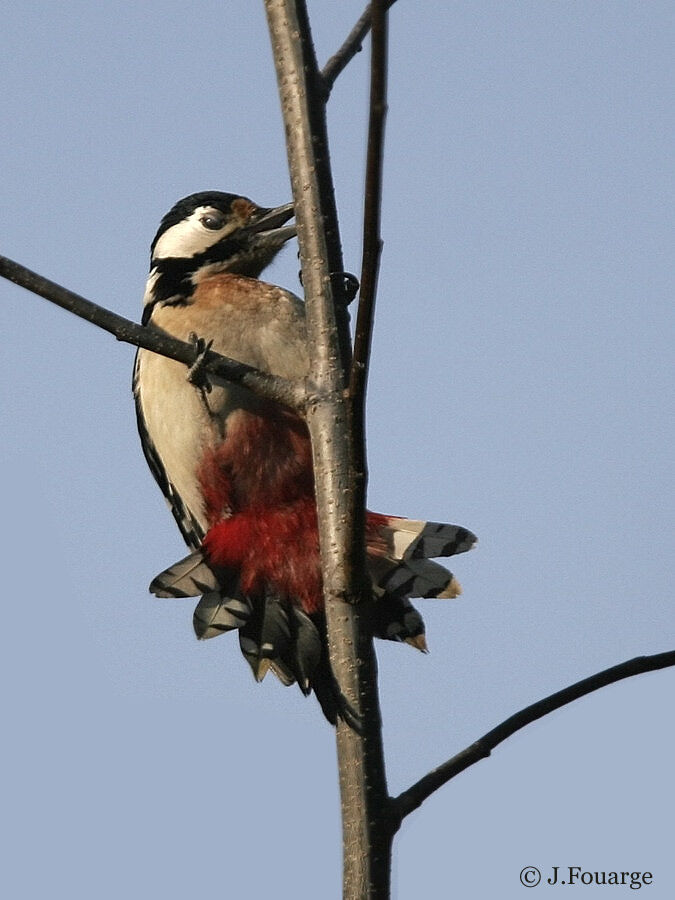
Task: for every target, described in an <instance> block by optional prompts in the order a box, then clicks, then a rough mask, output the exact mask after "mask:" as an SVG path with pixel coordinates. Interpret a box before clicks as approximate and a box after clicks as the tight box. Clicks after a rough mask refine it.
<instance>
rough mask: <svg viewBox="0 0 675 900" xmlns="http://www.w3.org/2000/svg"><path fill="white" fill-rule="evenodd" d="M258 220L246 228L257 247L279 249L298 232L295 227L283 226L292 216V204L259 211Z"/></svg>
mask: <svg viewBox="0 0 675 900" xmlns="http://www.w3.org/2000/svg"><path fill="white" fill-rule="evenodd" d="M258 212H259V214H260V218H258V219H256V221H255V222H253V223H252V224H251V225H249V226H248V229H247V230H248V231H249V233H251V234H254V235H255V239H254V240H255V243H256V245H257V246H258V247H261V248H262V247H270V248H271V247H277V248H279V247H281V246H282V245H283V244H285V243H286V241H288V240H290V239H291V238H294V237H295V236H296V235H297V233H298V231H297V228H296V226H295V225H284V223H285V222H288V220H289V219H291V218H292V217H293V215H294V210H293V204H292V203H286V204H285V205H284V206H277V207H275V208H274V209H260V210H259V211H258Z"/></svg>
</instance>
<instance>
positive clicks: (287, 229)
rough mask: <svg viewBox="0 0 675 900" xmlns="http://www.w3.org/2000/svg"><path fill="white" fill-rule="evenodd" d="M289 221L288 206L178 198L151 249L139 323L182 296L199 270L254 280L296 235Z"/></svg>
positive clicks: (217, 195) (216, 194)
mask: <svg viewBox="0 0 675 900" xmlns="http://www.w3.org/2000/svg"><path fill="white" fill-rule="evenodd" d="M292 217H293V204H292V203H287V204H285V205H284V206H277V207H275V208H267V207H262V206H258V205H257V204H255V203H254V202H253V201H252V200H249V199H248V198H247V197H240V196H238V195H237V194H225V193H223V192H221V191H203V192H201V193H199V194H191V195H190V196H189V197H184V198H183V199H182V200H179V201H178V203H176V204H175V206H173V207H172V208H171V209H170V210H169V212H168V213H167V214H166V215H165V216H164V218H163V219H162V221H161V223H160V226H159V229H158V231H157V234H156V235H155V239H154V240H153V242H152V245H151V248H150V253H151V268H150V276H149V278H148V285H147V288H146V294H145V300H144V302H145V306H146V315H145V316H144V320H147V318H149V315H150V312H151V309H152V307H153V306H154V305H155V304H156V303H158V302H175V298H180V297H183V298H187V297H188V296H189V295H190V293H191V292H192V290H193V289H194V285H195V284H196V282H197V281H198V280H199V277H200V276H201V275H203V273H204V271H208V272H209V273H216V272H232V273H233V274H237V275H246V276H249V277H251V278H257V277H258V276H259V275H260V273H261V272H262V271H263V269H264V268H265V267H266V266H268V265H269V263H271V262H272V260H273V259H274V257H275V256H276V255H277V253H278V252H279V251H280V250H281V248H282V247H283V245H284V244H285V243H286V241H288V240H289V239H290V238H292V237H295V235H296V234H297V232H296V227H295V225H286V222H288V220H289V219H290V218H292Z"/></svg>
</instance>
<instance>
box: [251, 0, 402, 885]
mask: <svg viewBox="0 0 675 900" xmlns="http://www.w3.org/2000/svg"><path fill="white" fill-rule="evenodd" d="M265 5H266V9H267V18H268V24H269V28H270V35H271V38H272V47H273V50H274V59H275V64H276V67H277V81H278V84H279V92H280V96H281V106H282V112H283V115H284V123H285V126H286V146H287V151H288V158H289V168H290V173H291V183H292V187H293V199H294V203H295V214H296V222H297V227H298V240H299V243H300V256H301V262H302V273H303V275H302V281H303V286H304V289H305V299H306V305H307V329H308V342H309V348H310V372H311V375H310V377H311V378H312V379H313V381H314V384H313V385H312V387H313V388H314V389H315V390H314V393H313V395H312V396H311V397H310V398H309V399H308V403H307V424H308V426H309V430H310V435H311V438H312V451H313V456H314V477H315V485H316V500H317V509H318V513H319V537H320V544H321V567H322V575H323V584H324V595H325V599H326V620H327V627H328V644H329V651H330V662H331V667H332V669H333V673H334V675H335V678H336V681H337V684H338V685H339V688H340V691H341V693H342V695H343V696H344V698H345V702H346V703H347V704H348V705H349V708H350V712H351V713H352V715H351V716H350V717H349V718H351V719H353V720H355V721H358V723H359V728H358V732H357V730H356V729H354V728H353V727H351V725H350V724H348V721H346V720H345V718H342V719H340V720H339V721H338V727H337V744H338V760H339V770H340V793H341V800H342V822H343V860H344V897H345V898H348V900H351V898H356V897H359V898H360V897H364V896H378V897H380V896H382V897H384V896H388V885H389V868H390V855H391V835H392V834H393V832H392V830H391V828H390V827H384V826H383V819H384V817H385V816H386V815H387V814H388V812H389V804H388V796H387V786H386V779H385V769H384V753H383V748H382V734H381V721H380V711H379V701H378V695H377V666H376V662H375V654H374V650H373V642H372V638H371V637H370V636H369V633H368V629H367V628H365V627H364V626H363V624H362V612H361V609H360V605H359V604H358V603H355V602H354V601H357V600H359V599H361V596H362V594H363V593H364V589H365V586H366V585H367V580H366V576H365V571H364V569H363V560H364V555H365V554H364V550H363V545H362V544H361V547H360V548H358V552H355V551H356V545H355V541H354V540H353V534H354V498H355V491H354V476H353V469H352V466H351V459H352V455H351V437H350V430H349V428H348V408H347V398H346V391H345V388H346V385H347V379H348V367H349V363H350V358H351V353H350V350H351V348H350V346H349V343H350V342H349V330H348V324H347V317H346V314H345V311H344V308H343V307H342V306H341V304H340V303H336V301H335V299H334V297H333V291H334V289H335V288H336V286H337V284H338V281H337V278H338V277H340V276H341V273H342V254H341V250H340V240H339V233H338V226H337V214H336V209H335V202H334V196H333V183H332V176H331V171H330V161H329V155H328V142H327V136H326V122H325V105H324V101H323V94H322V84H321V79H320V76H319V73H318V70H317V67H316V59H315V56H314V48H313V46H312V41H311V33H310V28H309V22H308V19H307V10H306V7H305V3H304V0H265ZM340 281H341V282H342V279H341V278H340ZM345 601H347V602H345Z"/></svg>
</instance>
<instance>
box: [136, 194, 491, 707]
mask: <svg viewBox="0 0 675 900" xmlns="http://www.w3.org/2000/svg"><path fill="white" fill-rule="evenodd" d="M292 216H293V206H292V204H287V205H285V206H279V207H276V208H265V207H260V206H258V205H256V204H255V203H253V202H252V201H251V200H249V199H248V198H246V197H243V196H238V195H236V194H227V193H222V192H219V191H207V192H202V193H198V194H192V195H190V196H189V197H185V198H184V199H183V200H180V201H179V202H178V203H176V205H175V206H174V207H173V208H172V209H171V210H170V211H169V212H168V213H167V214H166V215H165V216H164V218H163V219H162V221H161V224H160V226H159V230H158V231H157V234H156V236H155V238H154V240H153V242H152V245H151V264H150V274H149V276H148V280H147V285H146V290H145V296H144V310H143V323H144V324H145V325H147V326H149V327H150V328H153V329H156V330H158V331H161V332H164V333H167V334H170V335H172V336H174V337H177V338H180V339H182V340H185V341H196V342H197V344H198V346H200V347H201V348H202V349H204V348H208V347H210V348H212V349H213V350H214V351H216V352H218V353H221V354H223V355H225V356H228V357H231V358H232V359H235V360H237V361H239V362H242V363H246V364H248V365H251V366H255V367H256V368H257V369H260V370H263V371H265V372H269V373H271V374H273V375H276V376H280V377H283V378H286V379H295V380H302V379H304V378H305V377H306V376H307V374H308V370H309V366H308V354H307V340H306V326H305V310H304V304H303V302H302V301H301V300H300V299H299V298H298V297H296V296H295V295H294V294H292V293H290V292H289V291H287V290H285V289H283V288H281V287H277V286H275V285H272V284H268V283H266V282H264V281H261V280H260V278H259V276H260V274H261V272H262V271H263V269H264V268H265V267H266V266H267V265H268V264H269V263H270V262H271V261H272V260H273V259H274V257H275V256H276V255H277V253H278V252H279V251H280V250H281V248H282V247H283V246H284V244H286V242H287V241H288V240H289V239H291V238H293V237H294V236H295V235H296V229H295V226H294V225H292V224H290V225H289V224H288V222H289V220H290V219H291V218H292ZM197 368H198V367H197ZM133 390H134V397H135V402H136V413H137V421H138V429H139V433H140V437H141V443H142V447H143V451H144V454H145V457H146V460H147V462H148V464H149V466H150V469H151V471H152V473H153V475H154V477H155V479H156V481H157V483H158V484H159V486H160V488H161V490H162V492H163V493H164V496H165V498H166V500H167V501H168V504H169V506H170V508H171V511H172V513H173V515H174V517H175V519H176V522H177V524H178V528H179V529H180V531H181V534H182V535H183V538H184V539H185V541H186V543H187V544H188V546H189V547H190V548H191V550H192V552H191V553H190V555H189V556H187V557H186V558H185V559H182V560H180V561H179V562H178V563H176V564H174V565H173V566H170V567H169V568H168V569H166V570H165V571H164V572H162V573H161V574H160V575H158V576H157V577H156V578H155V579H154V580H153V582H152V583H151V585H150V590H151V592H152V593H154V594H155V595H156V596H158V597H192V596H201V599H200V600H199V602H198V604H197V607H196V609H195V612H194V617H193V623H194V629H195V633H196V634H197V637H199V638H201V639H206V638H211V637H215V636H216V635H219V634H222V633H223V632H226V631H231V630H235V629H237V630H238V632H239V641H240V647H241V650H242V652H243V654H244V656H245V658H246V659H247V661H248V662H249V664H250V666H251V668H252V670H253V673H254V675H255V677H256V679H257V680H259V681H261V680H262V678H263V677H264V676H265V674H266V672H267V671H268V670H269V669H271V670H272V671H273V672H274V673H275V674H276V675H277V676H278V677H279V678H280V679H281V681H282V682H283V683H284V684H292V683H294V682H296V681H297V683H298V684H299V686H300V689H301V690H302V692H303V693H304V694H309V693H310V692H311V691H312V689H314V691H315V693H316V695H317V698H318V699H319V702H320V703H321V706H322V708H323V711H324V713H325V715H326V717H327V718H328V719H329V721H331V722H333V723H335V721H336V717H337V715H339V714H341V705H340V701H339V695H336V690H335V688H336V686H335V684H334V681H333V680H332V675H331V673H330V666H329V663H328V658H327V650H326V641H325V617H324V613H323V597H322V583H321V571H320V558H319V539H318V529H317V513H316V505H315V499H314V479H313V469H312V455H311V445H310V439H309V434H308V431H307V427H306V425H305V422H304V421H303V419H302V418H301V417H300V416H299V415H298V414H297V413H295V412H293V411H291V410H288V409H285V408H283V407H281V406H279V405H275V404H274V403H272V402H270V401H268V400H265V399H262V398H260V397H258V396H256V395H255V394H253V393H252V392H251V391H250V390H248V389H246V388H245V387H242V386H241V385H238V384H234V383H230V382H226V381H221V380H218V381H217V383H214V384H210V383H209V381H208V379H207V378H205V377H204V376H203V375H202V374H201V373H199V372H197V371H191V372H188V370H187V369H186V367H185V366H184V365H183V364H181V363H179V362H176V361H174V360H171V359H167V358H166V357H163V356H159V355H157V354H155V353H152V352H150V351H148V350H143V349H141V350H139V351H138V354H137V356H136V363H135V367H134V379H133ZM475 540H476V538H475V536H474V535H473V534H472V533H471V532H470V531H468V530H467V529H465V528H462V527H460V526H456V525H445V524H441V523H430V522H422V521H416V520H409V519H403V518H398V517H395V516H386V515H380V514H377V513H368V517H367V534H366V542H367V548H366V549H367V554H368V564H369V569H370V575H371V579H372V583H373V598H374V599H373V602H372V603H371V604H369V608H370V609H371V616H370V621H371V625H372V630H373V634H374V635H376V636H378V637H382V638H387V639H390V640H397V641H405V642H408V643H410V644H411V645H412V646H414V647H416V648H418V649H420V650H426V643H425V636H424V623H423V621H422V618H421V616H420V614H419V613H418V612H417V610H416V609H415V608H414V607H413V605H412V604H411V602H410V598H411V597H440V598H445V597H456V596H457V595H458V594H459V593H460V592H461V588H460V586H459V583H458V582H457V580H456V579H455V578H454V576H453V575H452V574H451V573H450V572H448V571H447V570H446V569H445V568H443V567H442V566H440V565H439V564H438V563H434V562H432V561H431V559H432V558H434V557H440V556H451V555H454V554H456V553H462V552H464V551H465V550H468V549H470V548H471V547H472V546H473V544H474V543H475Z"/></svg>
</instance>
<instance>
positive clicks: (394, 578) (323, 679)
mask: <svg viewBox="0 0 675 900" xmlns="http://www.w3.org/2000/svg"><path fill="white" fill-rule="evenodd" d="M369 528H370V529H371V530H370V537H369V541H368V551H369V553H368V566H369V570H370V574H371V578H372V583H373V593H374V596H375V600H376V602H374V603H372V604H370V605H371V606H372V618H371V624H372V633H373V635H374V636H375V637H379V638H383V639H385V640H392V641H401V642H406V643H408V644H410V645H411V646H413V647H416V648H417V649H418V650H422V651H424V652H426V649H427V646H426V639H425V630H424V621H423V619H422V616H421V615H420V614H419V612H418V611H417V610H416V609H415V607H414V606H413V605H412V603H411V602H410V598H411V597H438V598H447V597H457V596H458V595H459V594H461V592H462V589H461V586H460V584H459V582H458V581H457V579H456V578H455V577H454V575H453V574H452V573H451V572H449V571H448V570H447V569H445V568H444V567H443V566H441V565H439V564H438V563H435V562H432V561H431V560H432V559H433V558H435V557H441V556H453V555H455V554H457V553H464V552H465V551H466V550H470V549H471V548H472V547H473V546H474V544H475V543H476V537H475V535H474V534H472V533H471V532H470V531H468V530H467V529H466V528H462V527H460V526H459V525H446V524H443V523H438V522H422V521H417V520H414V519H399V518H396V517H393V516H379V515H374V514H370V518H369ZM150 591H151V592H152V593H153V594H155V596H157V597H197V596H200V595H201V599H200V600H199V602H198V603H197V606H196V608H195V611H194V616H193V624H194V630H195V633H196V635H197V637H198V638H200V639H202V640H206V639H209V638H212V637H216V636H217V635H219V634H223V633H224V632H227V631H233V630H238V631H239V644H240V647H241V651H242V653H243V655H244V658H245V659H246V661H247V662H248V664H249V665H250V667H251V669H252V671H253V675H254V676H255V678H256V680H257V681H262V680H263V678H264V677H265V675H266V674H267V672H268V671H269V670H271V671H273V672H274V674H275V675H276V676H277V677H278V678H279V679H280V680H281V681H282V682H283V684H285V685H291V684H293V683H294V682H295V681H297V682H298V685H299V687H300V689H301V691H302V692H303V694H309V693H311V691H312V690H314V693H315V694H316V697H317V699H318V701H319V703H320V704H321V708H322V710H323V712H324V715H325V716H326V718H327V719H328V721H329V722H331V723H332V724H335V722H336V721H337V718H338V717H341V718H344V719H345V720H346V721H350V722H351V721H352V719H353V711H352V710H351V708H350V706H349V704H348V703H347V701H346V699H345V698H344V697H343V696H342V695H341V693H340V689H339V687H338V685H337V684H336V682H335V678H334V676H333V673H332V670H331V667H330V661H329V658H328V648H327V644H326V634H325V621H324V617H323V614H322V613H317V614H312V615H308V614H307V613H305V612H304V611H303V610H302V609H301V608H300V605H299V601H298V602H297V603H296V602H293V601H292V600H291V599H288V598H286V597H279V596H277V595H276V594H273V593H270V594H268V595H267V596H262V597H261V596H253V597H249V596H245V595H244V594H243V593H242V590H241V586H240V583H239V576H238V574H237V572H235V571H234V570H232V569H226V568H220V567H211V566H210V565H209V564H208V563H207V562H206V558H205V555H204V552H203V551H202V550H201V549H200V550H197V551H195V552H194V553H191V554H190V555H189V556H187V557H185V558H184V559H181V560H179V561H178V562H177V563H174V565H172V566H170V567H169V568H168V569H165V571H164V572H162V573H160V574H159V575H158V576H157V577H156V578H155V579H154V580H153V581H152V583H151V585H150ZM350 717H351V718H350ZM353 724H354V727H357V726H358V724H359V723H358V722H356V721H355V720H354V722H353Z"/></svg>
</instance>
